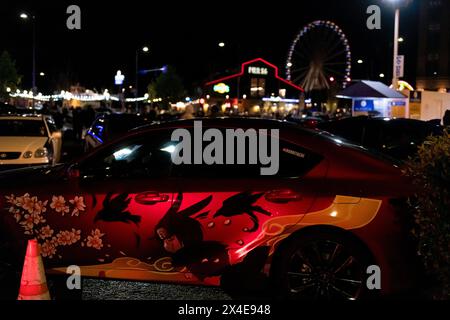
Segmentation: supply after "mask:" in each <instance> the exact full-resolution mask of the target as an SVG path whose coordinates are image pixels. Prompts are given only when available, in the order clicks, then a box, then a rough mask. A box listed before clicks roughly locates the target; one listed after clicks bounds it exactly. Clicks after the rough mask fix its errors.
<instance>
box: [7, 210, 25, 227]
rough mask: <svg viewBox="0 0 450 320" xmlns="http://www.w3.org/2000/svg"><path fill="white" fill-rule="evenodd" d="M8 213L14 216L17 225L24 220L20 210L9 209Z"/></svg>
mask: <svg viewBox="0 0 450 320" xmlns="http://www.w3.org/2000/svg"><path fill="white" fill-rule="evenodd" d="M8 211H9V212H10V213H12V214H14V219H16V222H17V223H18V222H19V221H20V220H21V219H22V211H20V209H16V208H15V207H9V210H8Z"/></svg>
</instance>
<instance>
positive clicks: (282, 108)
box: [203, 58, 303, 116]
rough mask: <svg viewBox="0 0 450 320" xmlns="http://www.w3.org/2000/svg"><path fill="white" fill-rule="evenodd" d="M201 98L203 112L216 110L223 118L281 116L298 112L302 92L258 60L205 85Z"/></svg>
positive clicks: (272, 66) (274, 69) (269, 64)
mask: <svg viewBox="0 0 450 320" xmlns="http://www.w3.org/2000/svg"><path fill="white" fill-rule="evenodd" d="M203 98H204V99H205V105H206V108H208V107H211V106H216V108H219V111H221V112H223V113H224V114H240V115H269V116H274V115H281V116H282V115H286V114H288V113H294V112H296V111H297V110H298V109H299V107H300V106H301V105H302V98H303V89H302V88H301V87H299V86H297V85H295V84H294V83H292V82H290V81H288V80H286V79H283V78H281V77H280V76H279V74H278V68H277V67H276V66H275V65H273V64H271V63H269V62H267V61H266V60H264V59H261V58H258V59H254V60H251V61H247V62H244V63H243V64H242V65H241V68H240V72H239V73H235V74H232V75H229V76H226V77H223V78H220V79H217V80H214V81H210V82H208V83H206V84H205V88H204V97H203ZM206 108H205V109H206Z"/></svg>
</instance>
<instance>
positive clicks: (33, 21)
mask: <svg viewBox="0 0 450 320" xmlns="http://www.w3.org/2000/svg"><path fill="white" fill-rule="evenodd" d="M19 17H20V19H22V20H28V19H30V18H31V24H32V28H33V67H32V71H31V81H32V85H31V87H32V89H31V90H32V94H33V108H34V92H35V90H36V17H35V15H33V14H32V15H30V14H28V13H26V12H22V13H20V15H19Z"/></svg>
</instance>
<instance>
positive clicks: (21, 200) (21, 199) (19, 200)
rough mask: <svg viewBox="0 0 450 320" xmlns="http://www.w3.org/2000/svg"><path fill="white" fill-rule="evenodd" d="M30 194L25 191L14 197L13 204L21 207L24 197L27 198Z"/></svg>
mask: <svg viewBox="0 0 450 320" xmlns="http://www.w3.org/2000/svg"><path fill="white" fill-rule="evenodd" d="M29 198H30V195H29V194H28V193H25V194H24V195H23V196H21V197H16V199H15V200H14V202H15V204H16V206H17V207H19V208H22V207H23V205H24V203H25V201H26V199H29Z"/></svg>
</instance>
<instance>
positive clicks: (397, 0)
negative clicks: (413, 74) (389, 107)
mask: <svg viewBox="0 0 450 320" xmlns="http://www.w3.org/2000/svg"><path fill="white" fill-rule="evenodd" d="M385 1H386V2H390V3H392V4H393V5H394V6H395V21H394V56H393V66H392V71H393V75H392V87H393V88H394V90H397V88H398V77H397V70H396V64H397V57H398V44H399V42H400V41H399V36H398V34H399V27H400V7H401V6H406V5H408V3H409V2H411V0H385Z"/></svg>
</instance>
